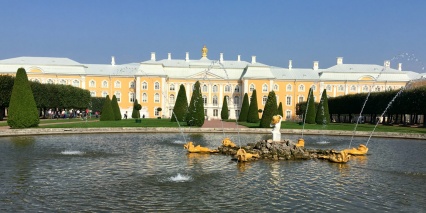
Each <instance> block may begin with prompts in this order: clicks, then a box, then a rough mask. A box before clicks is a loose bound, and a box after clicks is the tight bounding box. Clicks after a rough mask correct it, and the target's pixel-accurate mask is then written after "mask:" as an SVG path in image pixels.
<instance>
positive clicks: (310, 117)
mask: <svg viewBox="0 0 426 213" xmlns="http://www.w3.org/2000/svg"><path fill="white" fill-rule="evenodd" d="M307 102H308V111H307V112H303V116H306V118H305V122H306V123H308V124H314V123H315V115H316V113H315V100H314V91H313V90H312V88H310V89H309V96H308V100H307ZM305 109H306V108H305ZM305 113H306V115H305Z"/></svg>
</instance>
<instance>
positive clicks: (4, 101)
mask: <svg viewBox="0 0 426 213" xmlns="http://www.w3.org/2000/svg"><path fill="white" fill-rule="evenodd" d="M14 81H15V78H14V77H13V76H10V75H0V121H2V120H3V117H4V115H5V110H6V107H8V106H9V102H10V96H11V95H12V89H13V82H14Z"/></svg>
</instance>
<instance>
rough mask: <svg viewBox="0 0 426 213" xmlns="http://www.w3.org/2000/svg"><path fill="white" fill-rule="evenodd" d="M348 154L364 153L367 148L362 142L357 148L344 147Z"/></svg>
mask: <svg viewBox="0 0 426 213" xmlns="http://www.w3.org/2000/svg"><path fill="white" fill-rule="evenodd" d="M343 151H345V152H346V153H348V154H350V155H366V154H367V152H368V148H367V147H366V146H365V145H364V144H360V145H359V147H358V148H355V147H354V148H352V149H345V150H343Z"/></svg>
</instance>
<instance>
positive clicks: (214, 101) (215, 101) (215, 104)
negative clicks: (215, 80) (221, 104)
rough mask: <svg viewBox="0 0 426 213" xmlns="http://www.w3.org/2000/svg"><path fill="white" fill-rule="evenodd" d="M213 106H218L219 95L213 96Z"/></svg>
mask: <svg viewBox="0 0 426 213" xmlns="http://www.w3.org/2000/svg"><path fill="white" fill-rule="evenodd" d="M213 106H217V96H216V95H214V96H213Z"/></svg>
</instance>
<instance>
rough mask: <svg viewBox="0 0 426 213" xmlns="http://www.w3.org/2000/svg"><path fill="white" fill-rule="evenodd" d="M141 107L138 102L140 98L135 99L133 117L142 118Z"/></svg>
mask: <svg viewBox="0 0 426 213" xmlns="http://www.w3.org/2000/svg"><path fill="white" fill-rule="evenodd" d="M141 109H142V106H141V105H140V104H139V103H138V99H135V102H134V103H133V111H132V118H141V114H140V112H139V110H141Z"/></svg>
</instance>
